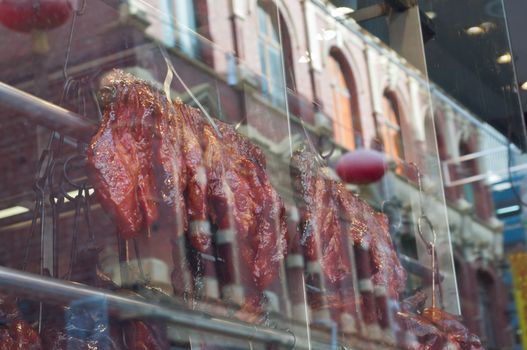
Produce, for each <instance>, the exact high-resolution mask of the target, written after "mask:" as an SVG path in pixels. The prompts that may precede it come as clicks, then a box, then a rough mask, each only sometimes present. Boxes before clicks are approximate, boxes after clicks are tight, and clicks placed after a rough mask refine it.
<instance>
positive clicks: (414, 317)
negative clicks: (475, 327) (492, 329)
mask: <svg viewBox="0 0 527 350" xmlns="http://www.w3.org/2000/svg"><path fill="white" fill-rule="evenodd" d="M425 301H426V295H425V294H424V293H422V292H417V293H416V294H415V295H414V296H412V297H410V298H408V299H405V300H404V301H403V302H402V303H401V310H400V312H398V313H397V314H396V320H397V321H398V323H399V325H400V326H401V328H402V329H404V330H406V331H407V332H409V333H410V334H411V335H413V336H414V337H415V338H416V341H417V343H416V344H414V345H409V344H407V347H408V348H411V349H418V350H421V349H422V350H428V349H430V350H443V349H445V350H446V349H449V350H450V349H452V350H456V349H459V350H481V349H483V346H482V344H481V341H480V340H479V338H478V337H477V336H476V335H475V334H473V333H471V332H470V331H469V330H468V328H467V327H466V326H465V325H463V323H462V322H461V321H460V320H459V318H458V317H457V316H454V315H452V314H450V313H448V312H446V311H444V310H441V309H438V308H423V306H424V303H425Z"/></svg>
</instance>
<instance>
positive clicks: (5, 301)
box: [0, 295, 42, 350]
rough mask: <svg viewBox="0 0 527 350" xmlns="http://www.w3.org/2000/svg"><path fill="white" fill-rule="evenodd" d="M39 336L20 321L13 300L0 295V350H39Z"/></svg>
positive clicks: (20, 317) (19, 315)
mask: <svg viewBox="0 0 527 350" xmlns="http://www.w3.org/2000/svg"><path fill="white" fill-rule="evenodd" d="M41 349H42V343H41V340H40V336H39V334H38V332H37V331H36V330H34V329H33V328H32V327H31V325H30V324H29V323H27V322H26V321H25V320H23V319H22V316H21V314H20V311H19V310H18V307H17V305H16V301H15V299H14V298H12V297H9V296H6V295H0V350H41Z"/></svg>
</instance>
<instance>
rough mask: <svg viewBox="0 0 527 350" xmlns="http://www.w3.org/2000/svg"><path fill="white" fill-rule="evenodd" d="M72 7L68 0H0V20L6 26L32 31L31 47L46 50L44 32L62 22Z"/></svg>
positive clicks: (12, 28)
mask: <svg viewBox="0 0 527 350" xmlns="http://www.w3.org/2000/svg"><path fill="white" fill-rule="evenodd" d="M72 11H73V8H72V6H71V3H70V1H69V0H0V22H1V23H2V24H3V25H4V26H5V27H7V28H9V29H11V30H14V31H17V32H23V33H30V32H31V33H32V35H33V49H34V51H35V52H37V53H40V54H43V53H46V52H47V51H48V44H47V38H46V35H45V33H44V31H46V30H50V29H53V28H56V27H59V26H61V25H62V24H64V23H65V22H66V21H67V20H68V18H69V16H70V15H71V12H72Z"/></svg>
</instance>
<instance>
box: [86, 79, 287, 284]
mask: <svg viewBox="0 0 527 350" xmlns="http://www.w3.org/2000/svg"><path fill="white" fill-rule="evenodd" d="M105 85H106V88H105V91H106V94H107V95H109V98H108V101H106V103H105V108H104V115H103V121H102V124H101V126H100V128H99V131H98V132H97V134H96V135H95V136H94V137H93V139H92V141H91V144H90V147H89V150H88V164H89V166H90V168H91V174H92V180H93V183H94V186H95V188H96V189H97V193H98V197H99V200H100V202H101V205H102V206H103V208H105V209H106V210H107V211H108V212H110V213H111V214H112V216H113V217H114V219H115V221H116V223H117V227H118V230H119V233H120V235H121V236H122V237H124V238H132V237H135V236H137V235H138V234H140V233H141V232H145V231H146V230H147V229H148V228H149V227H150V226H151V225H152V223H153V222H154V221H155V220H156V219H157V218H158V216H159V214H158V212H159V210H164V208H169V214H170V215H168V216H169V217H170V218H171V220H172V221H173V222H172V225H173V227H175V230H174V231H175V232H174V233H173V237H174V239H173V241H174V242H175V246H174V248H173V252H174V260H175V261H174V263H175V264H176V265H178V264H179V263H180V260H182V259H184V258H185V253H184V252H183V251H182V247H183V246H184V244H183V243H182V241H181V237H182V236H183V235H184V234H185V235H186V237H187V238H188V241H189V242H190V243H191V245H192V247H193V248H194V249H196V251H197V252H198V253H200V254H205V255H206V256H210V255H213V253H214V252H213V250H211V244H212V238H211V232H210V231H211V230H210V224H209V221H208V220H209V219H210V220H211V221H212V224H214V225H215V226H216V227H217V228H219V229H220V230H232V231H234V232H235V235H236V243H237V245H238V248H239V249H238V252H237V254H239V256H240V257H241V258H240V260H241V262H240V263H238V262H236V261H234V262H233V264H231V265H238V266H234V269H242V270H243V269H246V270H248V271H249V272H248V276H242V278H245V279H246V280H248V281H249V282H250V283H252V284H255V285H256V286H257V288H258V289H259V290H263V289H265V287H266V286H268V285H269V284H270V283H271V282H272V281H273V280H275V279H276V276H277V274H278V270H279V265H280V262H281V261H282V260H283V258H284V254H285V251H286V242H285V237H286V236H285V231H286V222H285V215H284V206H283V203H282V201H281V199H280V197H279V196H278V194H277V192H276V191H275V189H274V188H273V187H272V186H271V183H270V181H269V179H268V177H267V174H266V172H265V160H264V157H263V154H262V152H261V151H260V150H259V149H258V148H257V147H255V146H254V145H253V144H251V143H250V142H249V141H248V140H246V139H245V138H243V137H241V136H240V135H239V134H238V133H236V131H235V130H234V129H233V128H232V127H231V126H228V125H227V124H223V123H221V122H216V123H217V124H218V125H219V127H218V129H216V128H213V127H212V126H211V125H210V124H209V122H208V121H205V119H204V118H203V117H202V116H201V114H200V113H199V112H198V111H197V110H195V109H193V108H190V107H188V106H186V105H184V104H182V103H180V102H179V103H175V104H171V103H170V102H169V101H168V100H167V98H166V96H165V95H164V94H163V93H161V92H159V91H157V90H155V89H154V88H152V87H151V86H150V85H148V84H147V83H146V82H144V81H141V80H138V79H136V78H134V77H132V76H130V75H127V74H125V73H122V72H119V71H115V72H113V73H112V74H110V75H109V77H108V78H107V79H106V82H105ZM162 217H163V220H166V218H165V215H162ZM205 260H206V259H205ZM209 260H210V259H209ZM240 265H241V268H240ZM211 268H212V267H211V266H208V265H206V264H205V266H204V269H205V270H210V269H211ZM176 270H177V269H176ZM205 273H207V272H206V271H205ZM181 274H182V272H181V273H176V278H179V281H180V282H181V281H182V280H183V279H184V278H180V276H181ZM240 274H241V275H243V273H241V272H240V273H239V274H238V275H240ZM238 282H239V281H238Z"/></svg>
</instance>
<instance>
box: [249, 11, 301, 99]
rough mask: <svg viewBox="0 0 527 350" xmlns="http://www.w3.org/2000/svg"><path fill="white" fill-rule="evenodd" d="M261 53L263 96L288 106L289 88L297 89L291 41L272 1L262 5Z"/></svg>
mask: <svg viewBox="0 0 527 350" xmlns="http://www.w3.org/2000/svg"><path fill="white" fill-rule="evenodd" d="M258 52H259V56H260V66H261V68H262V82H261V84H262V93H263V94H264V96H266V97H268V98H270V99H271V102H272V103H273V104H274V105H277V106H279V107H285V92H286V88H289V89H292V88H293V86H294V72H293V64H292V63H293V62H292V57H291V40H290V36H289V34H288V32H287V29H286V26H285V22H284V19H283V17H282V15H281V14H280V13H279V11H278V10H277V8H276V5H275V4H274V3H273V2H272V1H259V2H258ZM282 63H284V64H285V69H284V67H283V66H282ZM284 83H285V84H284Z"/></svg>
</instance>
